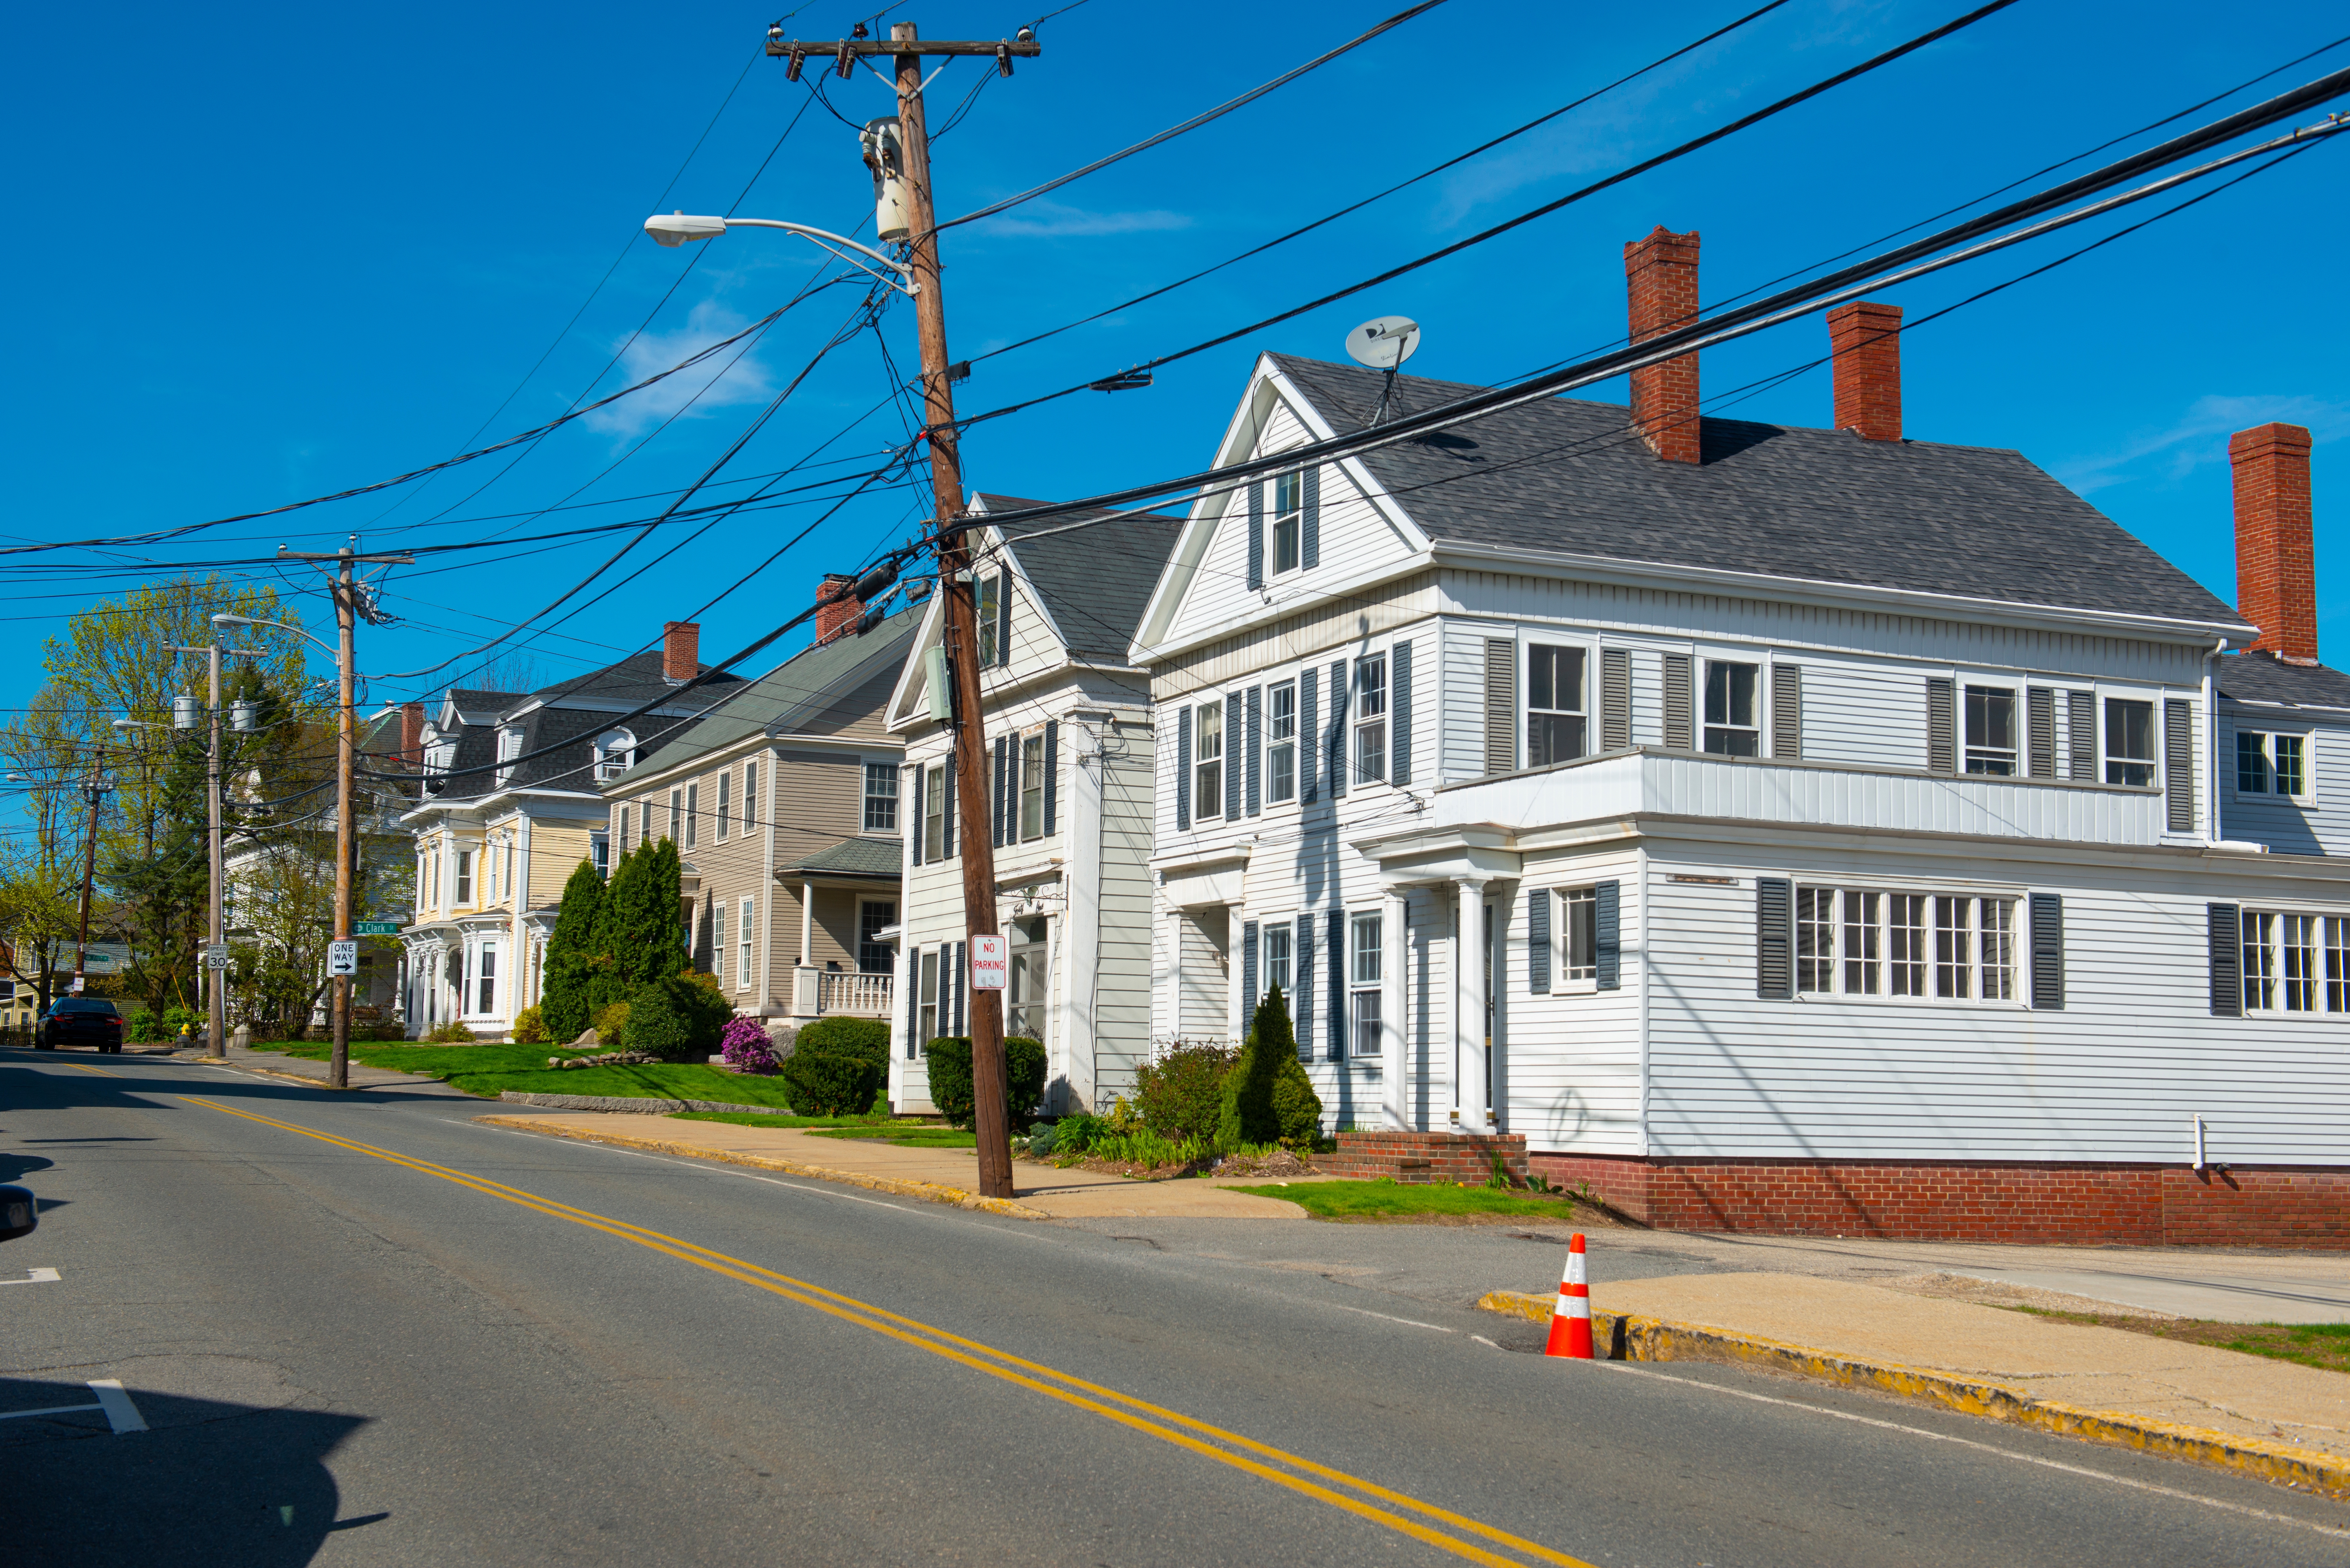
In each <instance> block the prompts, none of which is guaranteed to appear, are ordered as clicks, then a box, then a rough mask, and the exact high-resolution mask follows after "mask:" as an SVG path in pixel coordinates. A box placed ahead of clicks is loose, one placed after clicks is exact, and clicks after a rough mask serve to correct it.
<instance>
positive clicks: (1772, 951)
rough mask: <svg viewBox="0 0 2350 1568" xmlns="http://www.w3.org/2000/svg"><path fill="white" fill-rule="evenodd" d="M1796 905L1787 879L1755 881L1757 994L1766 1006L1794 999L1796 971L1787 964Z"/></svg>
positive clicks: (1768, 878) (1759, 878) (1755, 976)
mask: <svg viewBox="0 0 2350 1568" xmlns="http://www.w3.org/2000/svg"><path fill="white" fill-rule="evenodd" d="M1794 902H1795V890H1794V884H1793V883H1791V882H1789V881H1788V880H1787V879H1786V878H1785V877H1756V878H1755V879H1754V994H1755V995H1757V996H1759V997H1761V998H1762V999H1763V1001H1765V1002H1790V1001H1793V1000H1794V995H1795V991H1794V968H1793V966H1792V965H1790V964H1789V962H1788V960H1787V935H1788V929H1789V927H1790V926H1792V925H1793V924H1794V912H1795V911H1794Z"/></svg>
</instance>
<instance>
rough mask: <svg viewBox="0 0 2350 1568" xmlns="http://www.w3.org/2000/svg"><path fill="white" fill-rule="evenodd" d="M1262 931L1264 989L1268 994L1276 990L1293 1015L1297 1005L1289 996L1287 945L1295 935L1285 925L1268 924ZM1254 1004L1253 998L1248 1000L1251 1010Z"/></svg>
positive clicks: (1289, 975) (1288, 951)
mask: <svg viewBox="0 0 2350 1568" xmlns="http://www.w3.org/2000/svg"><path fill="white" fill-rule="evenodd" d="M1263 930H1264V936H1263V942H1264V988H1265V990H1266V991H1268V992H1271V991H1274V990H1275V989H1278V990H1279V991H1280V992H1281V994H1282V997H1283V998H1284V1001H1285V1002H1287V1003H1288V1006H1289V1010H1290V1012H1293V1013H1295V1012H1296V1011H1297V1004H1296V1002H1295V999H1294V998H1292V997H1291V994H1290V992H1291V985H1290V979H1291V971H1290V963H1289V953H1290V948H1289V943H1290V939H1291V938H1292V937H1293V936H1294V935H1295V933H1294V932H1293V931H1291V929H1289V927H1288V926H1287V925H1286V924H1281V925H1272V924H1268V925H1266V926H1265V927H1264V928H1263ZM1255 1002H1256V999H1255V998H1254V997H1252V998H1250V1005H1251V1007H1252V1008H1253V1007H1254V1005H1255Z"/></svg>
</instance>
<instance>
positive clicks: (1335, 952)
mask: <svg viewBox="0 0 2350 1568" xmlns="http://www.w3.org/2000/svg"><path fill="white" fill-rule="evenodd" d="M1351 957H1352V955H1351V954H1349V953H1348V952H1347V911H1346V910H1344V909H1333V910H1331V911H1330V1018H1329V1023H1328V1024H1327V1025H1326V1027H1327V1029H1328V1031H1329V1035H1330V1049H1329V1053H1328V1054H1329V1057H1330V1060H1331V1061H1333V1062H1336V1061H1340V1060H1343V1059H1344V1058H1345V1056H1346V1054H1347V961H1348V960H1349V959H1350V958H1351Z"/></svg>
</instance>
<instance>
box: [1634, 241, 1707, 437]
mask: <svg viewBox="0 0 2350 1568" xmlns="http://www.w3.org/2000/svg"><path fill="white" fill-rule="evenodd" d="M1697 245H1698V237H1697V231H1696V230H1695V229H1691V230H1690V232H1689V233H1688V234H1674V233H1672V232H1671V231H1670V230H1669V229H1667V228H1666V227H1665V226H1664V225H1663V224H1661V223H1660V224H1659V225H1658V226H1657V228H1656V231H1655V232H1654V233H1652V234H1649V235H1648V238H1647V239H1645V240H1635V241H1633V242H1632V243H1631V244H1627V245H1626V246H1625V247H1624V285H1625V290H1626V292H1627V295H1628V296H1629V297H1630V302H1631V314H1632V341H1633V342H1634V343H1645V342H1647V341H1648V339H1649V338H1651V337H1656V336H1657V335H1658V334H1659V333H1660V332H1669V331H1670V330H1672V329H1673V328H1674V327H1686V326H1688V325H1689V324H1690V323H1691V322H1693V321H1695V320H1696V319H1697ZM1632 423H1633V425H1634V426H1635V427H1636V428H1637V429H1638V431H1639V432H1640V435H1641V438H1642V439H1643V440H1645V441H1647V442H1648V450H1650V451H1651V452H1655V453H1656V454H1657V455H1658V456H1659V457H1660V458H1663V459H1664V460H1665V461H1666V462H1697V461H1698V439H1697V438H1698V415H1697V356H1696V355H1694V354H1683V355H1681V356H1680V357H1679V358H1675V359H1668V360H1666V361H1664V362H1663V363H1662V364H1659V365H1650V366H1648V367H1646V368H1645V369H1638V370H1635V371H1633V372H1632Z"/></svg>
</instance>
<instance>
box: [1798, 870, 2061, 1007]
mask: <svg viewBox="0 0 2350 1568" xmlns="http://www.w3.org/2000/svg"><path fill="white" fill-rule="evenodd" d="M2015 911H2016V900H2015V899H2014V898H2003V897H2000V896H1998V895H1991V896H1985V895H1981V894H1976V893H1893V892H1878V891H1876V890H1874V889H1870V888H1831V887H1812V886H1804V887H1799V888H1796V889H1795V954H1794V957H1795V989H1796V990H1797V991H1799V992H1804V993H1805V994H1807V995H1813V996H1899V997H1910V998H1916V999H1918V1000H1933V1001H1942V1002H2020V1001H2022V993H2021V992H2020V990H2019V989H2018V987H2019V983H2020V982H2019V981H2018V979H2017V971H2016V926H2015Z"/></svg>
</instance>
